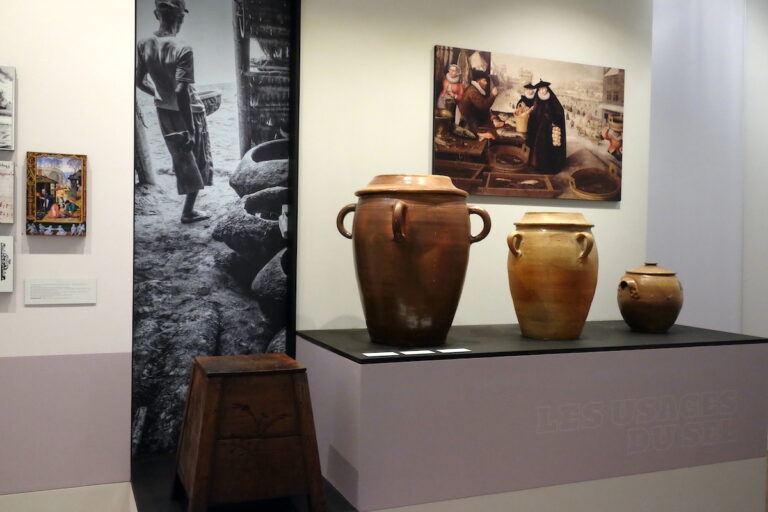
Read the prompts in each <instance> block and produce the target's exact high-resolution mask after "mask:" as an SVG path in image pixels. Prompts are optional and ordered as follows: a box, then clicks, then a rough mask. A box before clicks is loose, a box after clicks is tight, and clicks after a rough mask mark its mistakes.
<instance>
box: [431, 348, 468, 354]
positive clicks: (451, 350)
mask: <svg viewBox="0 0 768 512" xmlns="http://www.w3.org/2000/svg"><path fill="white" fill-rule="evenodd" d="M438 352H440V353H441V354H458V353H461V352H472V351H471V350H469V349H468V348H441V349H439V350H438Z"/></svg>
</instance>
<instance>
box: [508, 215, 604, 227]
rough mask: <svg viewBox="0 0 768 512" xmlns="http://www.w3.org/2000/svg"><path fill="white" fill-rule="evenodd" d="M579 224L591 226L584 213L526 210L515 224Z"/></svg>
mask: <svg viewBox="0 0 768 512" xmlns="http://www.w3.org/2000/svg"><path fill="white" fill-rule="evenodd" d="M553 225H554V226H580V227H586V228H591V227H593V226H594V224H590V223H589V222H587V219H585V218H584V215H582V214H581V213H573V212H526V213H525V214H523V218H522V219H521V220H520V221H518V222H515V226H518V227H519V226H553Z"/></svg>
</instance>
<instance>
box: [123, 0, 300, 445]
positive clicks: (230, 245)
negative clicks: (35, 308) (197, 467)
mask: <svg viewBox="0 0 768 512" xmlns="http://www.w3.org/2000/svg"><path fill="white" fill-rule="evenodd" d="M136 1H137V4H136V7H137V10H136V13H137V34H136V36H137V46H136V81H135V86H136V101H135V104H136V146H135V168H136V187H135V193H134V200H135V204H134V206H135V208H134V211H135V218H134V233H135V237H134V332H133V353H134V357H133V431H132V450H133V454H134V455H135V456H146V455H152V454H163V453H171V452H173V451H174V450H175V449H176V443H177V440H178V433H179V429H180V426H181V421H182V416H183V411H184V403H185V400H186V393H187V387H188V372H189V369H190V367H191V364H192V360H193V359H194V358H195V357H197V356H212V355H237V354H249V353H260V352H284V351H285V350H286V338H287V336H286V333H287V331H288V330H289V329H291V324H292V319H291V308H292V300H291V299H290V298H289V292H288V290H289V289H290V284H289V283H290V280H291V279H292V277H291V271H290V269H289V267H290V263H289V261H288V260H289V259H290V258H288V256H287V247H288V245H289V243H290V238H291V237H292V234H291V233H290V230H288V229H287V222H286V218H285V212H286V211H287V210H288V206H289V205H290V203H291V197H292V196H291V189H290V185H289V181H290V180H289V177H290V173H289V151H288V149H289V141H288V139H287V137H288V132H289V131H290V117H291V115H292V112H291V103H290V91H291V82H292V75H291V66H290V64H291V62H290V44H291V37H292V30H293V28H292V26H293V25H292V23H293V21H292V19H293V13H294V9H295V8H296V6H295V5H294V3H293V2H291V1H289V0H217V1H215V2H214V1H210V0H136ZM264 34H269V35H270V37H268V38H267V37H264ZM201 206H202V207H201Z"/></svg>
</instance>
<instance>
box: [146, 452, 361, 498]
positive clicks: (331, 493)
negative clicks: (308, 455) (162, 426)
mask: <svg viewBox="0 0 768 512" xmlns="http://www.w3.org/2000/svg"><path fill="white" fill-rule="evenodd" d="M174 463H175V457H174V455H159V456H154V457H148V458H145V459H141V460H136V461H133V464H132V467H131V482H132V485H133V496H134V499H135V500H136V507H137V508H138V511H139V512H185V510H186V507H185V503H183V502H181V501H175V500H173V499H172V497H171V489H172V484H173V476H174V475H173V471H174ZM325 500H326V506H327V511H328V512H357V511H356V509H355V508H354V507H353V506H352V505H350V504H349V502H347V500H345V499H344V497H343V496H342V495H341V494H339V492H338V491H337V490H336V489H334V488H333V486H331V484H329V483H328V482H326V483H325ZM305 502H306V500H304V499H301V497H297V498H294V499H279V500H268V501H260V502H252V503H243V504H239V505H230V506H219V507H211V508H210V509H209V510H210V511H211V512H245V511H246V510H247V511H251V512H253V511H258V512H304V511H307V510H309V509H308V507H307V506H306V503H305Z"/></svg>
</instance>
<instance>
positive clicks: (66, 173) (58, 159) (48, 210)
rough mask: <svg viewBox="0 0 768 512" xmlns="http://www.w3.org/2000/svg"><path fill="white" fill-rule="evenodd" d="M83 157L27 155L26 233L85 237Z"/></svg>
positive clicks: (84, 158) (44, 154)
mask: <svg viewBox="0 0 768 512" xmlns="http://www.w3.org/2000/svg"><path fill="white" fill-rule="evenodd" d="M86 161H87V157H86V156H85V155H63V154H57V153H27V234H28V235H51V236H85V219H86V216H85V214H86V183H87V180H86V171H87V164H86Z"/></svg>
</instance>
